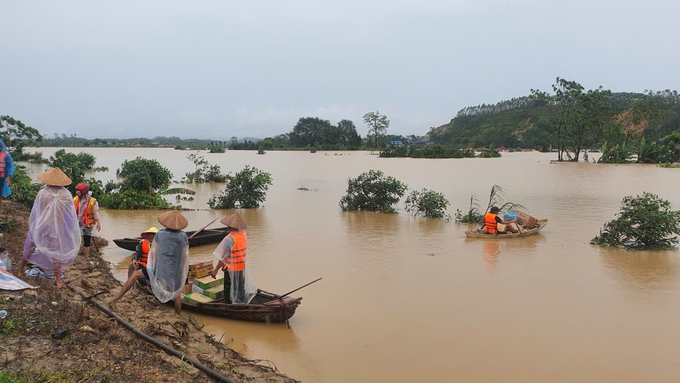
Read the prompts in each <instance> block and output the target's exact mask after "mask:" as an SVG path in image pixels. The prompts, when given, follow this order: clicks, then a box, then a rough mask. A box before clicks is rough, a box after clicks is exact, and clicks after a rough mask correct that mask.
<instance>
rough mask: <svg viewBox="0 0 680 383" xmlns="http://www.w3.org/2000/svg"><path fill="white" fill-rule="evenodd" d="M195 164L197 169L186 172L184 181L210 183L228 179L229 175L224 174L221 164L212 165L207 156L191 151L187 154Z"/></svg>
mask: <svg viewBox="0 0 680 383" xmlns="http://www.w3.org/2000/svg"><path fill="white" fill-rule="evenodd" d="M187 158H188V159H190V160H191V161H192V162H193V163H194V165H195V166H196V170H195V171H193V172H191V173H186V174H185V175H184V178H183V179H182V181H183V182H187V183H197V184H199V183H209V182H224V181H226V180H227V175H226V174H222V171H221V169H220V166H219V165H210V163H208V161H206V159H205V157H203V156H200V155H198V154H195V153H191V154H189V155H188V156H187Z"/></svg>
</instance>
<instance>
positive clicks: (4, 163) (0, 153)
mask: <svg viewBox="0 0 680 383" xmlns="http://www.w3.org/2000/svg"><path fill="white" fill-rule="evenodd" d="M13 175H14V160H12V156H11V155H10V154H9V151H7V147H6V146H5V143H4V142H2V140H0V208H2V200H3V199H5V198H7V197H9V196H10V195H12V189H10V186H11V185H12V181H11V177H12V176H13Z"/></svg>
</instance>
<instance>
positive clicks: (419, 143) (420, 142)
mask: <svg viewBox="0 0 680 383" xmlns="http://www.w3.org/2000/svg"><path fill="white" fill-rule="evenodd" d="M429 143H430V141H427V140H418V141H413V145H427V144H429Z"/></svg>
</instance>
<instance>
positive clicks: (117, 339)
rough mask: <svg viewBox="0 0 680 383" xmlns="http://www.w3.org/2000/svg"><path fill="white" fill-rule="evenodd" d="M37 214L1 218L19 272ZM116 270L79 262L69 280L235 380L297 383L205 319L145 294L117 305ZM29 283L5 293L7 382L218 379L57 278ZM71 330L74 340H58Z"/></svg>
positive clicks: (1, 362) (0, 354)
mask: <svg viewBox="0 0 680 383" xmlns="http://www.w3.org/2000/svg"><path fill="white" fill-rule="evenodd" d="M29 214H30V210H29V209H27V208H26V207H24V206H21V205H18V204H14V203H11V202H7V201H5V202H4V203H3V207H2V212H1V214H0V220H2V221H13V222H16V223H17V224H18V225H17V226H16V227H14V228H13V229H12V230H11V231H8V232H5V233H3V238H2V240H1V242H2V243H3V244H4V245H5V247H6V248H7V250H8V253H9V255H10V258H11V260H12V265H13V266H12V269H11V271H13V272H16V269H17V266H18V265H19V261H20V257H21V249H22V247H23V242H24V238H25V235H26V231H27V226H28V225H27V222H28V216H29ZM103 244H104V243H103V242H101V245H103ZM110 270H111V266H110V263H109V262H106V261H104V260H103V259H102V258H101V256H100V255H99V254H97V253H96V252H95V253H94V254H91V255H90V259H89V260H85V259H84V258H83V256H79V257H78V258H77V259H76V262H75V264H74V265H73V266H71V267H70V268H68V269H67V270H66V275H67V278H68V279H69V280H71V285H72V286H73V287H74V288H76V289H78V290H84V291H85V292H87V293H89V294H94V293H97V292H100V291H104V290H108V291H109V293H107V294H104V295H101V296H99V297H98V298H99V299H100V300H101V301H102V302H103V303H104V304H105V305H107V306H108V307H109V308H111V309H113V310H115V311H116V312H118V314H119V315H120V316H122V317H123V318H124V319H125V320H127V321H128V322H130V323H132V324H133V325H134V326H136V327H137V328H139V329H141V330H142V331H144V332H145V333H147V334H148V335H150V336H153V337H155V338H156V339H158V340H160V341H161V342H163V343H165V344H167V345H169V346H171V347H173V348H175V349H176V350H179V351H182V352H184V353H186V354H187V355H189V356H191V357H193V358H194V359H197V360H199V361H200V362H201V363H203V364H205V365H208V366H209V367H211V368H212V369H214V370H215V371H217V372H219V373H220V374H222V375H225V376H227V377H229V378H231V379H233V380H234V381H237V382H250V381H257V382H259V381H267V382H281V383H284V382H285V383H290V382H295V380H293V379H291V378H288V377H286V376H285V375H283V374H280V373H278V372H277V371H276V370H275V369H274V368H272V366H274V364H273V363H272V362H270V361H253V360H248V359H245V358H243V357H242V356H241V355H240V354H238V353H237V352H236V351H234V350H232V349H230V348H227V347H225V346H224V344H223V343H222V342H221V340H220V339H215V338H214V337H213V336H212V335H209V334H207V333H206V332H204V331H202V327H203V325H202V323H201V320H196V319H195V318H194V317H193V316H192V315H191V314H190V313H188V312H186V311H184V312H182V315H180V316H177V315H175V314H174V311H173V310H172V308H171V307H169V306H166V305H162V304H160V303H159V302H158V301H157V300H155V298H153V297H151V296H148V295H146V294H144V293H142V292H141V291H138V290H132V291H130V292H129V293H128V294H127V295H126V296H125V298H124V299H123V300H122V301H121V302H118V303H117V304H115V305H111V302H110V300H111V297H112V296H113V294H115V293H117V292H118V290H119V289H120V286H121V283H120V282H119V281H118V280H116V279H115V278H114V276H113V275H112V273H111V271H110ZM23 279H24V280H25V281H26V282H28V283H30V284H32V285H33V286H35V287H37V288H36V289H35V290H25V291H22V292H6V291H2V292H0V310H6V311H7V312H8V316H7V317H6V318H5V319H4V321H2V322H0V381H5V380H3V379H7V381H13V379H24V380H22V381H26V382H44V381H50V382H80V381H95V382H130V381H138V382H160V381H163V382H186V383H189V382H192V383H196V382H210V381H212V380H211V379H209V378H208V377H207V376H206V375H205V374H204V373H202V372H200V371H198V370H196V369H195V368H194V367H192V366H191V365H190V364H188V363H186V362H184V361H182V360H179V359H177V358H175V357H172V356H170V355H168V354H166V353H164V352H163V351H160V350H159V349H157V348H155V347H154V346H152V345H150V344H148V343H146V342H145V341H143V340H141V339H139V338H137V337H136V336H135V335H134V334H132V333H131V332H129V331H127V330H126V329H124V328H123V327H121V326H120V325H119V324H118V323H117V322H116V321H115V320H114V319H112V318H110V317H108V316H107V315H106V314H104V313H102V312H101V311H99V310H97V309H96V308H94V307H93V306H92V305H90V304H88V303H86V302H84V301H83V300H82V298H81V296H80V295H78V294H76V293H75V292H74V291H72V290H71V289H68V288H61V289H57V288H56V287H55V286H54V281H53V280H34V279H30V278H23ZM64 329H65V330H67V332H66V335H65V336H63V337H59V336H57V334H58V332H59V330H64ZM62 332H63V331H62ZM225 336H226V337H229V334H226V335H225ZM227 339H228V338H227Z"/></svg>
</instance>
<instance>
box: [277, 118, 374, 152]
mask: <svg viewBox="0 0 680 383" xmlns="http://www.w3.org/2000/svg"><path fill="white" fill-rule="evenodd" d="M277 137H278V136H277ZM288 137H289V139H290V145H292V146H293V147H296V148H304V147H320V148H321V149H325V150H336V149H356V148H358V147H359V145H361V137H359V134H358V133H357V130H356V127H355V126H354V123H353V122H352V121H350V120H341V121H340V122H339V123H338V125H337V126H335V125H333V124H331V122H330V121H328V120H323V119H321V118H319V117H303V118H300V119H299V120H298V122H297V124H295V126H294V127H293V131H291V132H290V134H289V135H288ZM265 140H266V139H265ZM272 145H273V141H272Z"/></svg>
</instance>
